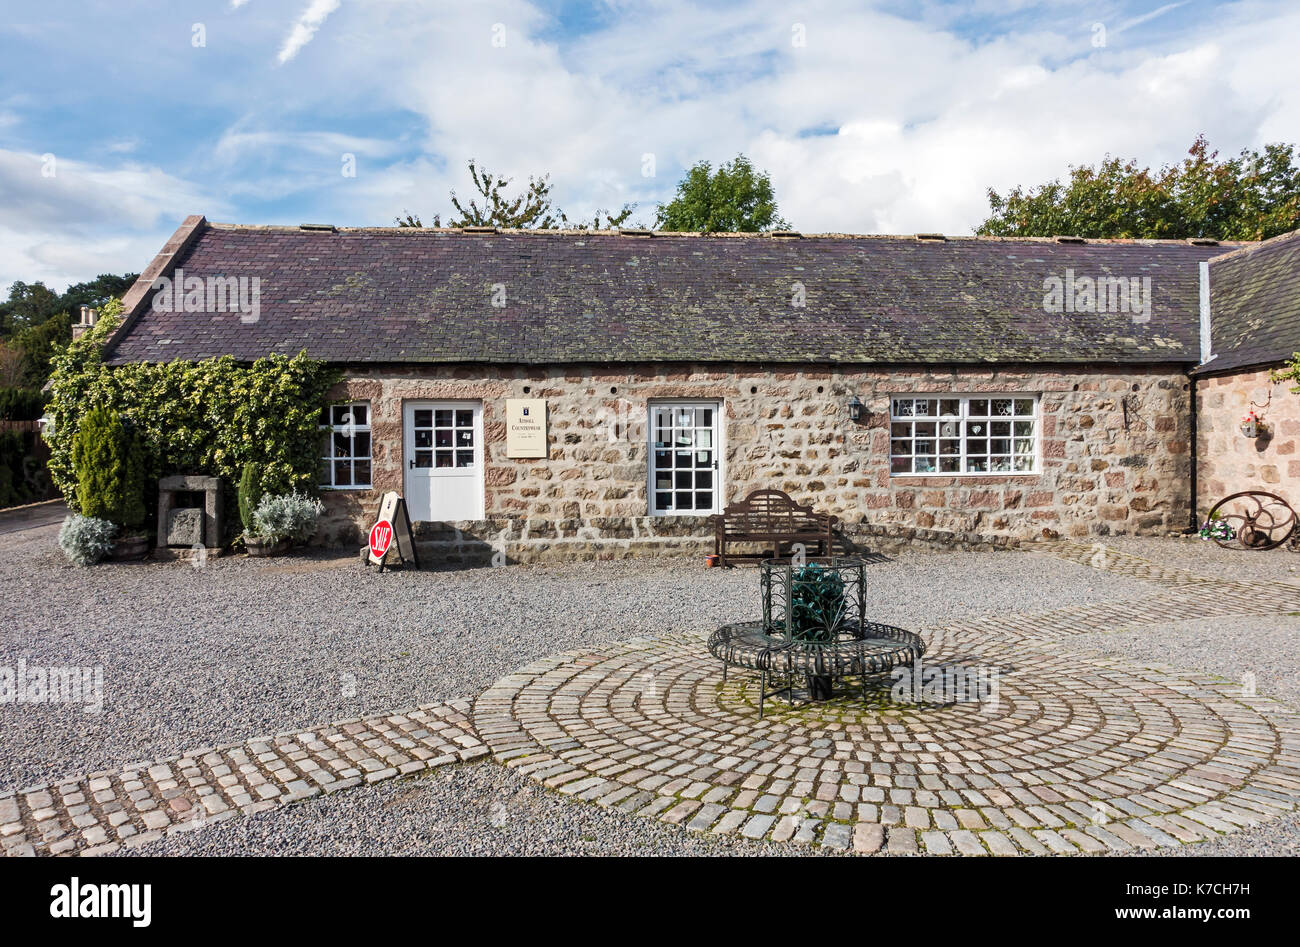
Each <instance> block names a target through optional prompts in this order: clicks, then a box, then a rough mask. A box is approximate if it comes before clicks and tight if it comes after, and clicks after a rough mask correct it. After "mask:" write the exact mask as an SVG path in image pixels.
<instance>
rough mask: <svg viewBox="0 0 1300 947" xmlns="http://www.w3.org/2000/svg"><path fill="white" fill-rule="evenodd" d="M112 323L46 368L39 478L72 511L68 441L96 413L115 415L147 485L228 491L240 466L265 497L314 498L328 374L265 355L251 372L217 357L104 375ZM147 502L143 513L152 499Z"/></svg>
mask: <svg viewBox="0 0 1300 947" xmlns="http://www.w3.org/2000/svg"><path fill="white" fill-rule="evenodd" d="M120 318H121V305H120V303H117V301H116V300H114V301H113V302H112V303H110V304H108V305H106V306H105V307H104V310H103V312H102V313H101V315H100V318H99V320H98V322H96V324H95V326H94V328H93V329H91V330H90V331H89V332H87V333H86V334H85V335H84V336H82V337H81V338H80V339H78V340H77V341H75V342H73V343H72V344H71V345H70V346H68V348H67V349H66V350H64V352H62V353H61V354H59V355H57V356H55V358H54V360H53V367H54V372H53V375H52V376H51V378H50V395H51V398H50V406H49V409H48V414H49V416H50V417H51V418H52V419H53V420H54V432H53V434H52V435H51V436H50V437H49V441H50V462H49V470H50V477H51V478H52V479H53V481H54V484H55V486H57V487H58V488H59V490H60V492H62V494H63V496H64V498H65V499H66V500H67V501H68V504H69V505H70V506H71V507H72V508H73V509H78V506H77V496H76V486H77V484H76V476H75V472H74V470H73V464H72V443H73V437H74V435H75V434H76V431H77V427H78V425H79V423H80V421H81V418H82V417H84V416H85V415H86V414H87V413H88V412H89V411H90V410H92V409H93V408H98V407H103V408H108V409H110V410H113V411H117V412H119V413H120V414H121V415H122V417H123V419H124V420H125V421H128V422H129V423H130V424H131V426H132V428H133V429H134V431H135V432H136V434H137V436H138V437H139V438H140V442H141V445H142V447H143V449H144V453H145V458H146V460H145V469H146V475H147V477H148V478H149V480H151V481H153V480H156V478H158V477H161V476H167V475H169V474H177V473H181V474H206V475H209V476H216V477H221V478H222V479H223V480H224V481H225V484H226V486H227V488H233V487H234V486H235V485H236V484H237V483H238V482H239V478H240V474H241V473H242V468H243V466H244V464H245V463H253V464H256V465H257V468H258V470H259V475H260V478H261V485H262V489H263V490H264V491H265V492H274V493H283V492H287V491H290V490H294V489H296V490H300V491H306V492H315V490H316V488H317V479H318V474H319V469H320V449H321V448H320V444H321V434H320V429H319V424H320V421H321V409H322V407H324V405H325V404H326V397H325V395H326V392H327V391H328V390H329V388H330V386H331V385H333V384H334V383H335V382H336V381H337V380H338V378H339V372H338V370H337V369H335V368H332V367H331V366H329V365H328V364H326V363H325V362H321V361H317V360H315V359H310V358H307V356H306V355H305V354H303V353H299V354H298V355H295V356H293V357H289V356H286V355H270V356H268V357H266V358H262V359H258V360H257V361H256V362H253V363H252V364H251V365H248V364H241V363H239V362H236V361H235V360H234V359H233V358H231V357H230V356H222V357H221V358H210V359H205V360H204V361H201V362H180V361H177V362H167V363H163V364H142V363H141V364H130V365H117V366H108V365H105V364H104V362H103V358H102V355H101V346H102V344H103V342H104V340H105V339H106V338H107V337H108V334H109V333H110V332H112V330H113V328H115V327H116V325H117V323H118V321H119V320H120ZM147 492H148V491H147ZM148 499H149V501H150V506H152V505H153V502H154V500H155V499H156V497H153V496H150V497H149V498H148Z"/></svg>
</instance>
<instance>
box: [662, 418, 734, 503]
mask: <svg viewBox="0 0 1300 947" xmlns="http://www.w3.org/2000/svg"><path fill="white" fill-rule="evenodd" d="M717 418H718V408H717V405H716V404H655V405H651V406H650V511H651V512H652V513H713V512H716V510H717V497H718V482H717V480H718V428H717V424H718V421H717Z"/></svg>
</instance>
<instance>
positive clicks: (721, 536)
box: [709, 490, 839, 566]
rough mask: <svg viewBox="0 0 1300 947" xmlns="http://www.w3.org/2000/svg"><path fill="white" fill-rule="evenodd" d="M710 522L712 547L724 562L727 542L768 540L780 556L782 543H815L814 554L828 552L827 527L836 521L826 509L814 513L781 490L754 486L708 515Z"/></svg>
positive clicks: (829, 550) (829, 536) (810, 508)
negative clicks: (743, 496) (733, 501)
mask: <svg viewBox="0 0 1300 947" xmlns="http://www.w3.org/2000/svg"><path fill="white" fill-rule="evenodd" d="M709 519H710V520H711V521H712V523H713V528H714V534H713V551H714V552H715V553H716V554H717V556H718V558H719V560H720V562H721V564H722V565H724V566H725V565H727V544H728V543H771V544H772V554H773V555H774V556H775V557H777V558H780V556H781V544H782V543H813V542H815V543H817V544H818V550H819V551H818V555H822V556H828V555H830V552H831V543H832V542H833V537H832V535H831V529H832V528H833V527H834V526H835V524H836V523H837V522H839V520H838V518H837V517H834V516H831V515H830V514H828V513H816V512H814V511H813V508H812V507H811V506H803V505H801V504H799V503H796V502H795V501H794V500H793V499H791V497H790V494H788V493H784V492H783V491H781V490H755V491H754V492H753V493H751V494H750V495H749V496H747V497H745V499H743V500H738V501H737V502H735V503H730V504H728V505H727V508H726V509H725V510H723V511H722V512H721V513H715V514H714V515H713V516H711V517H709Z"/></svg>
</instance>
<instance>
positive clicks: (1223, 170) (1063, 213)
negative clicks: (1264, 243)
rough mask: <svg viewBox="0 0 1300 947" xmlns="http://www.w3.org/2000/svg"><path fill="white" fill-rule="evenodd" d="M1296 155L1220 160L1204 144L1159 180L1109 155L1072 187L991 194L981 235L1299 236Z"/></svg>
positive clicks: (1285, 148) (1249, 153)
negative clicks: (1294, 231)
mask: <svg viewBox="0 0 1300 947" xmlns="http://www.w3.org/2000/svg"><path fill="white" fill-rule="evenodd" d="M1294 151H1295V146H1293V145H1285V144H1272V145H1265V146H1264V150H1263V151H1262V152H1260V151H1255V150H1251V149H1243V150H1242V152H1241V154H1240V155H1239V156H1237V157H1235V158H1225V159H1223V160H1220V159H1219V156H1218V152H1217V151H1211V150H1210V146H1209V143H1208V142H1207V141H1206V140H1205V138H1204V136H1201V137H1198V138H1197V139H1196V141H1195V142H1193V143H1192V147H1191V148H1190V149H1188V152H1187V155H1188V156H1187V157H1186V158H1184V159H1183V160H1182V161H1181V162H1180V163H1178V164H1174V165H1166V166H1164V167H1162V168H1160V170H1158V171H1152V170H1151V169H1150V168H1143V167H1139V166H1138V163H1137V162H1136V161H1133V160H1129V161H1122V160H1121V159H1119V158H1113V157H1110V156H1107V157H1106V158H1105V160H1103V161H1102V162H1101V164H1100V165H1098V166H1096V167H1071V168H1070V178H1069V182H1068V183H1066V184H1062V183H1061V182H1060V181H1059V180H1057V181H1050V182H1048V183H1047V184H1043V185H1040V186H1039V187H1036V188H1030V189H1028V190H1025V189H1024V188H1019V187H1017V188H1014V189H1012V190H1010V191H1008V192H1007V193H1006V194H1005V195H1002V194H999V193H998V192H997V191H995V190H993V189H990V190H989V192H988V198H989V208H990V211H991V213H990V215H989V217H988V219H987V220H985V221H984V222H983V223H982V224H980V226H979V228H978V230H977V231H976V232H977V233H980V234H988V235H992V236H1003V237H1050V236H1054V235H1056V234H1072V235H1074V236H1079V237H1095V238H1103V237H1125V238H1166V239H1186V238H1188V237H1203V238H1208V239H1214V240H1264V239H1267V238H1269V237H1275V236H1277V235H1278V234H1282V233H1288V232H1290V231H1292V230H1296V229H1297V228H1300V165H1297V163H1296V160H1295V157H1294V156H1293V152H1294Z"/></svg>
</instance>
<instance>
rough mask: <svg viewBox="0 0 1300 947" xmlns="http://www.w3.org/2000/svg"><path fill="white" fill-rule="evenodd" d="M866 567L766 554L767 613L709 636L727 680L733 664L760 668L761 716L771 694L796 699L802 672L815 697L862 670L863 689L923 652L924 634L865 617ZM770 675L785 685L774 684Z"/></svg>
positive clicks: (711, 650)
mask: <svg viewBox="0 0 1300 947" xmlns="http://www.w3.org/2000/svg"><path fill="white" fill-rule="evenodd" d="M864 569H865V563H864V562H863V561H862V560H861V559H853V558H840V557H829V558H826V559H821V560H807V561H806V562H802V563H796V562H795V561H793V560H785V561H782V560H768V561H767V562H764V563H763V565H762V567H761V579H762V583H761V584H762V593H763V619H762V620H761V621H742V622H732V623H731V624H727V625H723V626H722V627H721V628H719V629H718V630H717V631H715V632H713V634H712V635H710V636H709V641H708V648H709V653H710V654H712V655H713V656H714V657H715V658H717V659H718V660H720V661H721V662H722V679H723V681H724V682H725V681H726V679H727V669H728V668H732V667H736V668H744V669H746V670H750V671H757V672H758V673H759V675H760V680H761V684H760V691H759V698H758V715H759V716H760V717H761V716H762V715H763V708H764V704H765V702H766V699H767V697H768V696H769V695H771V694H785V695H786V696H787V697H788V698H789V699H790V700H791V701H792V702H793V700H794V693H795V687H796V682H797V681H799V680H803V681H806V683H807V688H808V695H809V697H810V698H811V699H813V700H826V699H828V698H830V697H831V695H832V692H833V690H834V685H835V682H836V681H840V680H843V679H845V678H850V677H856V678H859V679H860V681H861V690H862V694H863V696H864V697H865V696H866V689H867V682H868V680H869V678H870V677H871V676H872V675H875V674H879V673H881V672H883V671H888V670H889V669H890V668H893V667H896V666H898V665H900V664H910V663H912V662H914V661H916V660H917V659H918V658H920V657H921V655H922V654H924V653H925V642H923V641H922V640H921V637H920V635H917V634H915V633H914V632H910V631H905V630H904V629H902V628H895V627H894V626H893V625H885V624H881V623H879V622H874V621H869V620H867V619H866V618H864V617H863V612H864V610H865V605H866V602H865V578H864V575H865V573H864ZM772 680H775V681H776V682H777V683H778V685H779V686H776V687H771V688H769V682H770V681H772Z"/></svg>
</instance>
